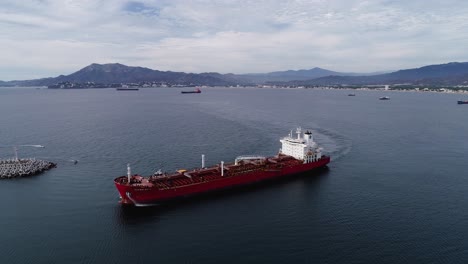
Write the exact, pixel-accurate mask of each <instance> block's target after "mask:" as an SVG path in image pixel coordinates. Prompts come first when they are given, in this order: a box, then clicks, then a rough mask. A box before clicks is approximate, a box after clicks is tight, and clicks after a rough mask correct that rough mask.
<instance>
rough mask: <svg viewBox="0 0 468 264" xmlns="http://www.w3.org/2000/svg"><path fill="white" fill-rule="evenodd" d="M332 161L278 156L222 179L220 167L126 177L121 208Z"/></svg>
mask: <svg viewBox="0 0 468 264" xmlns="http://www.w3.org/2000/svg"><path fill="white" fill-rule="evenodd" d="M329 162H330V157H328V156H323V157H322V158H321V159H319V160H317V161H314V162H310V163H303V162H302V161H300V160H296V159H294V158H293V157H290V156H284V155H279V156H276V157H272V158H268V159H266V160H264V161H261V162H258V163H248V164H242V165H234V164H231V165H226V167H224V169H223V172H224V175H221V169H220V166H217V167H211V168H207V169H196V170H192V171H183V172H179V173H178V174H173V175H165V176H151V177H148V178H145V177H142V176H139V175H134V176H131V180H130V184H129V183H128V177H127V176H121V177H118V178H116V179H115V180H114V183H115V185H116V187H117V190H118V191H119V193H120V196H121V203H122V204H129V205H135V206H147V205H154V204H158V203H161V202H164V201H168V200H173V199H177V198H182V197H186V196H192V195H196V194H202V193H207V192H212V191H216V190H220V189H225V188H230V187H237V186H243V185H248V184H252V183H257V182H262V181H266V180H269V179H276V178H286V177H288V176H292V175H294V174H299V173H303V172H307V171H311V170H314V169H317V168H321V167H325V166H326V165H327V164H328V163H329Z"/></svg>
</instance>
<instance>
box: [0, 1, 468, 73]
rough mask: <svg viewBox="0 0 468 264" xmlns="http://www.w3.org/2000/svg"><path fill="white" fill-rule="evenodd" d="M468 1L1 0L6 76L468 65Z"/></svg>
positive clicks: (0, 49)
mask: <svg viewBox="0 0 468 264" xmlns="http://www.w3.org/2000/svg"><path fill="white" fill-rule="evenodd" d="M467 14H468V1H466V0H444V1H440V0H437V1H435V0H402V1H400V0H370V1H361V0H308V1H305V0H295V1H288V0H237V1H234V0H232V1H229V0H218V1H207V0H180V1H178V0H139V1H126V0H108V1H101V0H80V1H75V0H0V80H4V81H5V80H24V79H34V78H42V77H55V76H58V75H60V74H64V75H67V74H71V73H73V72H75V71H77V70H79V69H81V68H83V67H85V66H87V65H89V64H91V63H122V64H125V65H129V66H142V67H148V68H151V69H155V70H162V71H184V72H194V73H200V72H220V73H263V72H271V71H281V70H298V69H311V68H314V67H321V68H325V69H329V70H334V71H341V72H376V71H389V70H398V69H407V68H416V67H421V66H424V65H430V64H441V63H447V62H453V61H460V62H461V61H468V48H467V47H468V15H467Z"/></svg>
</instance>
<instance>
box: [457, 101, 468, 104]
mask: <svg viewBox="0 0 468 264" xmlns="http://www.w3.org/2000/svg"><path fill="white" fill-rule="evenodd" d="M458 104H468V101H458Z"/></svg>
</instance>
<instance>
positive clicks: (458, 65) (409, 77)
mask: <svg viewBox="0 0 468 264" xmlns="http://www.w3.org/2000/svg"><path fill="white" fill-rule="evenodd" d="M467 77H468V62H451V63H447V64H438V65H429V66H424V67H421V68H415V69H407V70H399V71H396V72H392V73H386V74H378V75H373V76H335V75H333V76H326V77H320V78H315V79H310V80H304V81H291V82H288V83H289V84H293V85H342V84H349V85H365V84H399V83H410V84H422V85H457V84H466V83H467V81H468V78H467Z"/></svg>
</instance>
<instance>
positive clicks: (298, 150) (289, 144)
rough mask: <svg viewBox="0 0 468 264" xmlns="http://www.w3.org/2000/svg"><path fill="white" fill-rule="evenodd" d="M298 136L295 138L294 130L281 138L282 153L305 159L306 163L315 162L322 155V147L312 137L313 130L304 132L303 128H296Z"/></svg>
mask: <svg viewBox="0 0 468 264" xmlns="http://www.w3.org/2000/svg"><path fill="white" fill-rule="evenodd" d="M296 134H297V137H296V138H293V135H292V131H291V133H290V134H289V136H287V137H284V138H282V139H280V142H281V144H282V146H281V149H280V153H281V154H284V155H288V156H292V157H294V158H296V159H299V160H303V161H304V163H309V162H314V161H317V160H319V159H320V158H321V157H322V148H319V147H318V146H317V143H315V142H314V139H313V137H312V132H310V131H309V130H307V131H306V132H304V133H302V129H301V128H297V130H296Z"/></svg>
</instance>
